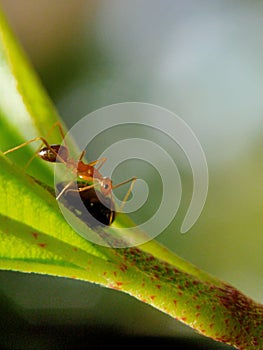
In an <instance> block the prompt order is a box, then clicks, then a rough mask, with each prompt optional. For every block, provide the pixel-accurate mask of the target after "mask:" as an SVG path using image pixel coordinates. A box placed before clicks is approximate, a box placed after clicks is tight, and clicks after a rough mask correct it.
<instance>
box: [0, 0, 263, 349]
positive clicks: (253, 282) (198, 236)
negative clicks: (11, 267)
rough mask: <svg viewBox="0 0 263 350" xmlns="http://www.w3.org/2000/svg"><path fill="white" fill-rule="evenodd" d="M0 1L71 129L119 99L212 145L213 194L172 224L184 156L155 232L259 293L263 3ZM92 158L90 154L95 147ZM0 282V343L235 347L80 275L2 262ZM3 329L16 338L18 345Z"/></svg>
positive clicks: (262, 270) (186, 174) (187, 180)
mask: <svg viewBox="0 0 263 350" xmlns="http://www.w3.org/2000/svg"><path fill="white" fill-rule="evenodd" d="M0 4H1V5H2V7H3V9H4V12H5V13H6V15H7V17H8V19H9V22H10V24H11V26H12V27H13V29H14V31H15V32H16V34H17V36H18V38H19V39H20V41H21V43H22V45H23V47H24V48H25V50H26V52H27V53H28V56H29V57H30V59H31V61H32V63H33V65H34V67H35V68H36V70H37V72H38V74H39V75H40V77H41V79H42V82H43V84H44V86H45V87H46V89H47V91H48V93H49V95H50V96H51V98H52V100H53V101H54V104H55V105H56V106H57V109H58V110H59V113H60V115H61V116H62V118H63V120H64V121H65V123H66V125H67V126H68V127H71V126H72V125H73V124H74V123H75V122H76V121H77V120H79V119H80V118H82V117H83V116H85V115H86V114H88V113H89V112H91V111H94V110H96V109H97V108H100V107H103V106H106V105H109V104H113V103H118V102H125V101H141V102H148V103H153V104H157V105H160V106H162V107H165V108H168V109H170V110H171V111H173V112H174V113H176V114H178V115H179V116H180V117H181V118H183V119H184V120H185V121H186V122H187V123H188V125H189V126H190V127H191V128H192V129H193V131H194V132H195V134H196V136H197V137H198V139H199V141H200V143H201V144H202V146H203V149H204V151H205V153H206V156H207V161H208V166H209V174H210V183H209V193H208V198H207V202H206V205H205V207H204V210H203V213H202V215H201V216H200V218H199V220H198V221H197V223H196V224H195V225H194V226H193V227H192V229H191V230H190V231H189V232H188V233H186V234H184V235H182V234H180V233H179V227H180V223H181V221H182V218H183V215H184V213H185V208H187V204H188V203H189V198H190V197H189V194H190V193H191V189H192V184H191V173H190V171H189V170H190V169H189V168H186V169H185V168H184V167H183V169H181V175H182V181H183V203H182V208H183V209H181V210H180V212H179V215H177V216H176V218H175V220H174V221H173V222H172V223H171V224H170V225H169V227H168V228H167V230H165V232H163V233H162V234H161V235H160V236H159V237H158V238H157V239H158V240H159V241H161V242H163V243H164V244H165V245H167V246H168V247H169V248H170V249H172V250H173V251H175V252H176V253H177V254H178V255H180V256H182V257H184V258H186V259H187V260H189V261H191V262H193V263H194V264H196V265H197V266H199V267H200V268H202V269H204V270H206V271H208V272H210V273H212V274H214V275H216V276H218V277H220V278H222V279H224V280H226V281H228V282H230V283H232V284H233V285H235V286H236V287H237V288H239V289H240V290H242V291H243V292H245V293H246V294H248V295H249V296H251V297H252V298H254V299H256V300H257V301H259V302H263V254H262V246H263V234H262V227H263V223H262V220H263V217H262V198H263V186H262V185H263V183H262V176H263V162H262V155H263V152H262V146H263V142H262V135H263V118H262V117H263V98H262V94H263V65H262V62H263V41H262V33H263V21H262V17H263V3H262V2H261V1H255V0H253V1H250V2H247V1H241V0H237V1H229V0H217V1H216V0H212V1H208V0H207V1H202V0H192V1H190V0H189V1H180V0H164V1H161V0H140V1H139V0H136V1H128V0H122V1H120V0H119V1H117V0H109V1H106V0H104V1H96V0H86V1H85V0H66V1H62V0H53V1H51V0H38V1H34V0H20V1H17V0H0ZM167 148H168V151H169V152H170V153H172V155H173V156H174V157H175V158H176V155H177V153H178V150H174V151H173V145H171V144H170V143H169V142H168V141H167ZM90 157H91V159H95V158H96V150H94V153H91V155H90ZM179 157H180V156H179ZM179 170H180V169H179ZM132 175H133V174H132ZM147 181H149V183H150V184H152V186H154V184H155V181H156V179H155V178H154V176H153V177H152V178H151V176H150V175H149V176H148V178H147ZM184 186H185V187H184ZM155 188H156V186H155ZM157 195H158V191H157ZM153 201H154V199H153ZM171 205H172V203H171ZM0 293H1V296H2V297H1V300H2V301H1V305H2V309H3V308H4V307H5V308H6V313H3V312H2V313H1V314H2V315H1V320H0V323H2V324H3V325H5V326H6V329H7V330H6V332H5V334H1V338H0V340H1V339H2V343H3V344H6V346H7V348H14V349H16V348H17V349H22V348H26V349H31V348H32V349H35V348H39V349H42V348H43V349H46V348H49V349H52V348H53V347H52V346H54V349H59V348H60V347H61V348H62V346H64V345H63V344H64V343H63V339H62V338H63V337H62V334H63V335H65V336H66V335H68V336H69V335H71V336H72V338H70V339H71V340H72V342H74V340H75V338H74V335H76V334H79V337H80V338H79V339H81V341H80V343H79V345H81V344H83V349H84V348H85V344H86V342H87V343H88V342H89V344H95V345H98V344H101V343H100V342H102V339H101V335H100V334H103V336H104V337H105V342H106V340H107V341H109V338H111V337H112V336H114V335H127V336H134V337H135V336H145V335H147V336H157V337H158V336H159V337H166V338H162V339H166V340H167V337H171V339H175V338H182V337H183V338H184V342H185V343H184V344H185V346H186V344H187V343H186V340H187V339H189V338H193V343H191V346H192V348H196V349H199V348H200V349H221V348H222V349H223V348H226V349H227V348H230V347H227V346H221V345H220V344H216V345H215V343H211V342H210V341H208V340H207V341H205V339H204V338H201V337H199V336H197V335H196V334H195V333H194V332H193V331H192V330H190V329H189V328H188V327H185V326H183V325H181V324H180V323H178V322H176V321H174V320H173V319H171V318H170V317H168V316H166V315H164V314H161V313H160V312H158V311H156V310H154V309H152V308H151V307H149V306H147V305H143V304H142V303H139V302H137V301H136V300H134V299H132V298H130V297H128V296H126V295H123V294H121V293H117V292H115V291H112V290H106V289H104V288H100V287H98V286H93V285H89V284H88V283H81V282H77V281H70V280H63V279H58V278H51V277H46V276H33V275H23V274H19V273H13V272H0ZM4 305H5V306H4ZM7 314H8V316H7ZM22 325H23V326H22ZM45 327H46V328H45ZM40 329H41V331H40ZM43 329H46V330H47V331H46V332H45V330H43ZM19 332H20V333H19ZM61 332H62V333H61ZM74 332H75V333H74ZM73 333H74V334H73ZM10 334H20V335H21V337H20V338H19V339H20V342H21V343H19V345H18V346H17V345H15V344H17V343H15V342H14V344H13V343H12V341H13V340H14V339H13V340H12V339H11V338H10ZM27 334H31V342H32V344H31V343H26V339H28V336H27ZM58 334H61V337H60V336H59V335H58ZM49 341H50V342H49ZM163 341H164V340H163ZM202 341H203V343H202ZM81 342H82V343H81ZM92 342H93V343H92ZM25 344H26V347H23V346H24V345H25ZM36 344H37V347H36ZM69 344H70V343H69ZM163 344H164V343H163ZM174 344H175V343H169V344H168V343H167V346H172V345H174ZM202 344H203V345H202ZM95 345H94V346H95ZM12 346H17V347H12ZM63 348H64V347H63ZM91 348H92V347H91Z"/></svg>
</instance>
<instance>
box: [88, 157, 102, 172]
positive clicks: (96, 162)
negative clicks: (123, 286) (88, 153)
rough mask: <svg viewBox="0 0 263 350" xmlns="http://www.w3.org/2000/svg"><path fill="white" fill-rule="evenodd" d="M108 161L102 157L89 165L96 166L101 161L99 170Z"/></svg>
mask: <svg viewBox="0 0 263 350" xmlns="http://www.w3.org/2000/svg"><path fill="white" fill-rule="evenodd" d="M106 161H107V158H100V159H97V160H95V161H94V162H90V163H89V164H88V165H90V166H94V165H96V164H98V163H100V165H99V166H98V167H97V170H100V168H101V167H102V166H103V164H104V163H105V162H106Z"/></svg>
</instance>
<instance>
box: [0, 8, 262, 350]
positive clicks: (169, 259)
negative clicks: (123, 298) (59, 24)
mask: <svg viewBox="0 0 263 350" xmlns="http://www.w3.org/2000/svg"><path fill="white" fill-rule="evenodd" d="M0 81H1V84H0V150H2V151H5V150H7V149H9V148H12V147H14V146H17V145H19V144H20V143H22V142H25V141H27V140H28V139H31V138H34V137H36V136H44V137H45V136H47V134H48V130H49V129H50V128H51V127H52V125H54V123H56V122H57V121H58V120H59V119H58V116H57V113H56V110H55V109H54V107H53V105H52V103H51V102H50V99H49V98H48V97H47V95H46V93H45V91H44V90H43V87H42V86H41V83H40V82H39V80H38V78H37V77H36V75H35V73H34V71H33V69H32V67H31V66H30V64H29V63H28V60H27V59H26V57H25V55H24V53H23V51H22V50H21V48H20V47H19V46H18V44H17V42H16V40H15V38H14V36H13V34H12V32H11V31H10V29H9V27H8V25H7V23H6V21H5V18H4V16H3V15H2V14H1V13H0ZM60 138H61V135H59V132H58V131H57V130H54V132H53V133H52V140H53V141H54V142H60ZM36 147H37V146H35V148H34V146H33V145H30V146H28V147H23V148H22V149H21V150H18V151H15V152H13V153H12V154H10V157H9V155H8V157H6V156H4V155H3V154H1V153H0V239H1V244H0V269H3V270H16V271H21V272H35V273H42V274H50V275H57V276H64V277H68V278H77V279H81V280H86V281H89V282H94V283H98V284H101V285H103V286H105V287H109V288H114V289H118V290H120V291H123V292H126V293H129V294H130V295H132V296H133V297H136V298H137V299H139V300H141V301H143V302H146V303H148V304H150V305H152V306H153V307H155V308H158V309H159V310H161V311H163V312H165V313H167V314H169V315H171V316H172V317H174V318H176V319H179V320H181V321H182V322H184V323H186V324H187V325H189V326H191V327H193V328H194V329H196V330H197V331H198V332H200V333H202V334H204V335H206V336H209V337H211V338H213V339H216V340H218V341H222V342H225V343H228V344H231V345H233V346H236V347H238V348H240V349H260V348H262V347H261V344H262V342H263V335H262V331H263V307H262V305H259V304H257V303H255V302H254V301H253V300H250V299H249V298H248V297H246V296H245V295H243V294H242V293H241V292H239V291H238V290H236V289H235V288H234V287H232V286H230V285H228V284H226V283H224V282H222V281H220V280H218V279H217V278H215V277H213V276H210V275H209V274H207V273H205V272H204V271H201V270H199V269H198V268H197V267H195V266H193V265H192V264H190V263H189V262H187V261H185V260H183V259H181V258H180V257H178V256H176V255H174V254H172V253H171V252H170V251H169V250H168V249H166V248H165V247H163V246H161V245H160V244H158V243H157V242H156V241H154V240H151V241H149V242H148V243H145V244H143V245H141V246H140V247H131V248H121V249H113V248H106V247H103V246H99V245H95V244H93V243H91V242H89V241H88V240H86V239H84V238H83V237H82V236H80V235H79V234H77V233H76V232H75V231H74V230H73V228H72V227H71V226H69V225H68V223H67V222H66V221H65V219H64V217H63V216H62V214H61V212H60V210H59V208H58V205H57V202H56V200H55V198H54V196H53V194H52V193H51V191H50V190H49V189H48V187H47V186H46V185H42V184H41V183H42V182H43V183H45V184H50V185H52V183H53V173H52V167H50V166H49V165H48V164H46V163H47V162H44V161H41V160H37V159H35V160H34V162H32V164H31V165H30V168H29V170H30V174H31V175H33V176H34V177H35V178H36V179H37V180H40V182H39V181H35V180H34V178H32V177H31V176H29V175H27V174H26V172H25V170H24V169H23V166H24V165H25V163H26V162H27V161H28V159H30V158H31V157H32V155H34V150H35V149H36ZM21 167H22V168H21ZM129 224H130V222H129V219H128V218H126V217H124V218H123V219H122V220H120V221H119V222H118V223H117V225H118V226H119V227H125V226H126V225H129ZM112 234H113V236H114V234H115V231H114V229H113V230H112ZM133 235H135V236H144V235H145V233H144V232H140V231H139V230H138V229H137V228H136V227H135V228H134V231H133ZM102 239H105V241H106V242H107V241H108V240H109V239H110V237H109V236H107V235H106V233H105V234H104V236H102ZM122 239H123V238H122ZM126 239H132V236H131V237H125V240H126Z"/></svg>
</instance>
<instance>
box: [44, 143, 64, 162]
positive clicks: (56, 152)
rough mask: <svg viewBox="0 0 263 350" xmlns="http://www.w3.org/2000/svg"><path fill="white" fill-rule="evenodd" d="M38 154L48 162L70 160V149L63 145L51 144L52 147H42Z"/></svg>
mask: <svg viewBox="0 0 263 350" xmlns="http://www.w3.org/2000/svg"><path fill="white" fill-rule="evenodd" d="M38 156H39V157H40V158H41V159H43V160H46V161H47V162H52V163H64V162H67V160H68V157H69V151H68V148H67V147H64V146H61V145H50V147H43V148H41V150H40V151H39V152H38Z"/></svg>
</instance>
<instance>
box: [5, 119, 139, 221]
mask: <svg viewBox="0 0 263 350" xmlns="http://www.w3.org/2000/svg"><path fill="white" fill-rule="evenodd" d="M55 126H57V127H58V128H59V131H60V134H61V136H62V138H63V139H64V132H63V130H62V126H61V123H60V122H57V123H55V124H54V125H53V126H52V128H51V129H53V128H54V127H55ZM36 141H42V143H43V144H44V145H45V147H42V146H41V148H40V149H38V151H37V152H36V155H37V156H38V157H40V158H41V159H43V160H45V161H47V162H51V163H63V164H65V166H66V167H67V168H68V169H70V170H71V171H72V172H73V173H75V174H76V175H77V179H78V180H77V189H75V188H73V186H72V185H73V184H74V182H75V181H74V180H73V181H70V182H68V183H67V184H63V187H62V188H61V184H59V185H60V186H59V190H60V192H59V194H58V195H57V197H56V199H59V198H60V197H61V196H62V195H63V194H66V193H68V192H78V193H80V196H81V199H82V200H83V202H84V205H85V206H86V208H87V207H88V206H89V207H90V205H92V206H93V205H94V204H96V205H98V201H99V199H98V197H97V196H96V194H95V191H94V188H95V187H97V186H98V187H99V188H100V192H101V195H102V196H100V197H102V198H104V200H105V198H106V197H110V198H109V200H108V202H109V201H110V205H111V209H109V210H110V216H109V215H108V214H109V213H108V212H107V219H106V225H110V224H111V223H112V222H113V221H114V218H115V210H114V204H113V200H112V190H113V189H115V188H117V187H120V186H122V185H124V184H126V183H128V182H131V185H130V187H129V189H128V191H127V193H126V195H125V196H124V199H123V201H122V205H121V207H120V211H121V210H122V209H123V206H124V204H125V202H126V201H127V199H128V197H129V195H130V193H131V191H132V188H133V186H134V183H135V181H136V177H132V178H131V179H128V180H126V181H123V182H121V183H119V184H117V185H114V186H113V185H112V180H111V179H110V178H108V177H104V176H102V174H101V173H100V171H99V170H100V168H101V167H102V166H103V164H104V163H105V162H106V160H107V159H106V158H101V159H97V160H95V161H93V162H90V163H84V162H83V161H82V159H83V157H84V155H85V150H84V151H82V152H81V154H80V157H79V159H78V160H77V161H76V160H75V159H73V158H71V157H70V155H69V149H68V147H67V146H62V145H59V144H55V145H50V144H49V143H48V142H47V141H46V139H45V138H43V137H40V136H39V137H35V138H33V139H31V140H29V141H26V142H24V143H22V144H20V145H18V146H16V147H13V148H11V149H9V150H7V151H5V152H4V154H8V153H11V152H13V151H16V150H18V149H20V148H22V147H24V146H27V145H28V144H30V143H33V142H36ZM32 159H33V158H31V159H30V161H29V163H30V162H31V161H32ZM29 163H28V164H29ZM99 163H100V164H99ZM28 164H27V166H28ZM96 164H99V166H98V167H97V168H95V167H94V166H95V165H96ZM85 183H88V184H89V183H92V184H91V185H90V184H89V185H86V184H85ZM87 191H88V192H87ZM95 198H97V199H95ZM91 202H92V203H91ZM100 202H101V201H100ZM102 207H103V208H102ZM102 207H101V206H99V209H97V211H98V210H99V211H100V212H102V210H103V211H105V210H106V207H105V206H104V205H103V204H102ZM95 214H96V213H95ZM98 214H99V213H98ZM95 216H96V215H95ZM97 216H98V215H97ZM100 216H101V215H100ZM108 216H109V218H108ZM104 221H105V220H104Z"/></svg>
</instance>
